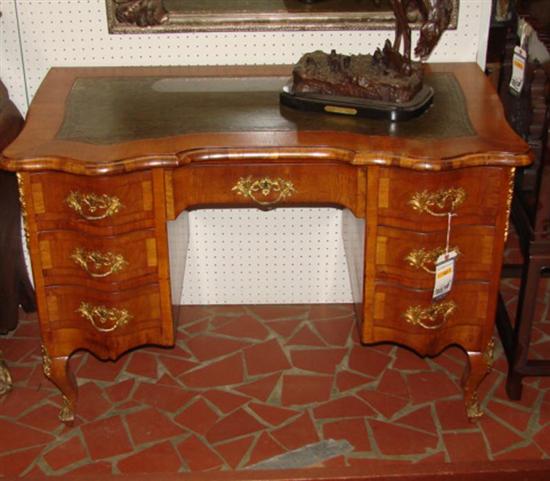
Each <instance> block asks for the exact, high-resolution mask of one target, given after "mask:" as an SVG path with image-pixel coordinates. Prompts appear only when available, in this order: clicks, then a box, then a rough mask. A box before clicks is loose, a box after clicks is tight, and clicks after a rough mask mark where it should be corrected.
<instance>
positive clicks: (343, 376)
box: [336, 370, 372, 392]
mask: <svg viewBox="0 0 550 481" xmlns="http://www.w3.org/2000/svg"><path fill="white" fill-rule="evenodd" d="M369 382H372V378H369V377H367V376H363V375H361V374H357V373H355V372H352V371H347V370H340V371H339V372H337V373H336V387H337V388H338V390H339V391H340V392H345V391H349V390H350V389H354V388H357V387H361V386H364V385H365V384H367V383H369Z"/></svg>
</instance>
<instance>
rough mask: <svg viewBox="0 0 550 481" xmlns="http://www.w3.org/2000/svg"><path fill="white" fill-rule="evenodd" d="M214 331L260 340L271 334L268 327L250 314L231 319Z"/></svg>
mask: <svg viewBox="0 0 550 481" xmlns="http://www.w3.org/2000/svg"><path fill="white" fill-rule="evenodd" d="M214 332H215V333H217V334H225V335H226V336H231V337H236V338H238V339H243V338H244V339H256V340H259V341H263V340H264V339H265V338H266V337H267V336H268V335H269V331H268V329H267V328H266V327H265V326H264V325H263V324H261V323H260V322H259V321H258V320H257V319H254V318H252V317H250V316H240V317H238V318H236V319H231V320H230V321H229V322H228V323H227V324H224V325H223V326H220V327H218V328H216V329H215V330H214Z"/></svg>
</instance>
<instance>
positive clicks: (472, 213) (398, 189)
mask: <svg viewBox="0 0 550 481" xmlns="http://www.w3.org/2000/svg"><path fill="white" fill-rule="evenodd" d="M507 174H508V171H507V169H501V168H496V167H483V168H481V167H480V168H470V169H458V170H454V171H448V172H438V173H435V172H416V171H410V170H406V169H390V168H383V169H381V170H380V179H379V184H378V216H379V217H378V223H379V224H381V225H389V226H394V227H401V228H405V229H410V230H416V231H424V232H428V231H434V230H443V229H446V228H447V215H446V214H447V212H452V213H454V214H456V216H454V217H453V219H452V225H453V226H456V225H460V224H463V225H467V224H478V225H494V224H495V221H496V219H497V214H498V212H499V207H500V206H501V205H502V204H503V202H504V199H505V198H506V195H507V192H508V175H507Z"/></svg>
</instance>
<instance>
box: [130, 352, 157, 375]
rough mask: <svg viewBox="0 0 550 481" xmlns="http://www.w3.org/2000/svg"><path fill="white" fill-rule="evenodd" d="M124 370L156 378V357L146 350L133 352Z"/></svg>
mask: <svg viewBox="0 0 550 481" xmlns="http://www.w3.org/2000/svg"><path fill="white" fill-rule="evenodd" d="M125 370H126V372H127V373H129V374H134V375H136V376H143V377H149V378H152V379H156V378H157V376H158V372H157V370H158V365H157V362H156V359H155V357H154V356H152V355H151V354H148V353H146V352H134V353H132V356H131V357H130V359H129V360H128V364H127V365H126V369H125Z"/></svg>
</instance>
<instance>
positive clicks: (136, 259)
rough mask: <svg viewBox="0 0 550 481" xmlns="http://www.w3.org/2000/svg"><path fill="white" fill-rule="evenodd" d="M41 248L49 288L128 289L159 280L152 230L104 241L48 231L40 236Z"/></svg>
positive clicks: (73, 233) (78, 234) (44, 275)
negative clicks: (123, 285)
mask: <svg viewBox="0 0 550 481" xmlns="http://www.w3.org/2000/svg"><path fill="white" fill-rule="evenodd" d="M38 248H39V252H40V260H41V265H42V273H43V277H44V282H45V284H46V285H58V284H77V285H79V284H84V285H89V286H92V287H95V288H99V289H104V290H112V289H113V284H115V285H118V284H120V283H124V284H125V287H126V288H128V287H134V286H135V282H136V280H138V281H139V280H141V284H143V283H151V282H156V281H157V279H158V264H159V263H158V254H157V241H156V239H155V232H154V231H153V230H145V231H136V232H130V233H127V234H121V235H118V236H105V237H100V236H92V235H85V234H83V233H81V232H79V231H45V232H39V233H38ZM130 281H134V282H133V283H132V282H130ZM119 288H121V286H119Z"/></svg>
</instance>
